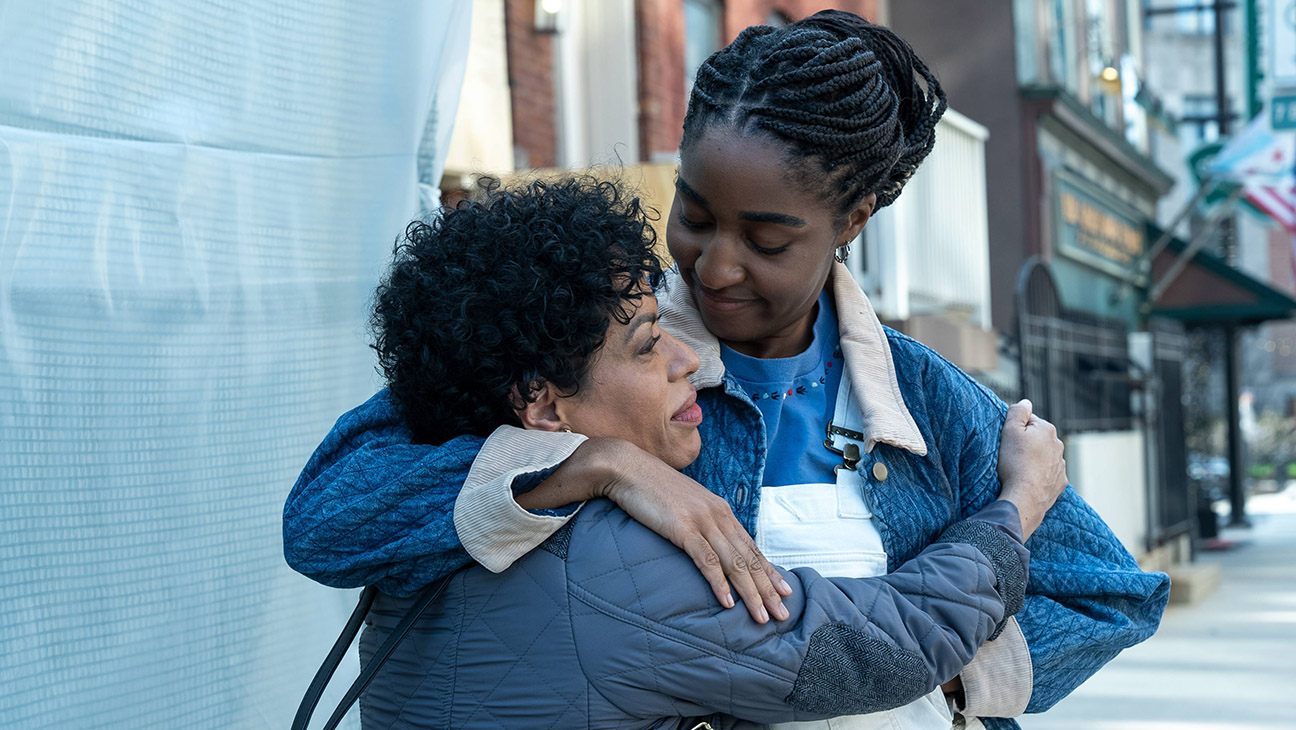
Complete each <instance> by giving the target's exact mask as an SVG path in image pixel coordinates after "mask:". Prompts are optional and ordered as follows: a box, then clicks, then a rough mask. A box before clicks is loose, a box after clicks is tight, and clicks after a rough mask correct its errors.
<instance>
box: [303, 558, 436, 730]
mask: <svg viewBox="0 0 1296 730" xmlns="http://www.w3.org/2000/svg"><path fill="white" fill-rule="evenodd" d="M453 577H454V574H453V573H452V574H450V575H447V576H446V577H444V578H442V579H441V580H439V581H437V582H436V583H433V584H432V585H430V586H428V587H427V588H424V589H423V590H422V591H420V592H419V594H418V597H417V598H416V599H415V601H414V604H413V605H412V606H410V607H409V610H408V611H406V612H405V616H404V617H403V618H401V621H400V623H399V624H396V628H394V629H392V632H391V633H390V634H388V635H387V639H386V640H385V641H384V642H383V643H382V645H381V646H379V647H378V650H377V651H375V652H374V655H373V657H372V658H370V660H369V663H368V664H367V665H365V668H364V670H363V671H361V672H360V676H358V677H356V680H355V681H354V682H352V683H351V688H350V689H348V690H347V692H346V694H345V695H343V696H342V701H341V702H339V703H338V706H337V709H336V710H334V711H333V714H332V715H331V716H330V717H329V719H328V722H326V723H325V724H324V727H323V728H322V730H334V728H336V727H337V726H338V723H340V722H342V718H343V717H345V716H346V714H347V710H350V709H351V705H354V704H355V703H356V700H358V699H360V695H361V694H362V693H363V692H364V691H365V689H366V688H367V687H368V686H369V683H370V682H372V681H373V679H374V677H375V676H377V674H378V670H379V669H381V668H382V665H383V664H384V663H385V662H386V661H387V659H388V658H390V657H391V655H392V652H394V651H395V650H396V645H397V644H399V643H400V642H401V640H402V639H404V638H405V635H406V634H408V633H409V631H410V629H411V628H413V627H414V624H415V623H416V622H417V621H418V620H419V619H420V618H422V617H423V614H425V613H427V610H428V608H430V607H431V606H432V604H433V602H435V601H436V599H437V597H438V596H440V595H441V592H442V591H444V590H445V588H446V586H447V585H448V584H449V583H450V579H451V578H453ZM377 595H378V589H377V588H374V587H373V586H369V587H367V588H365V589H364V591H362V592H361V593H360V602H359V603H358V604H357V605H356V607H355V610H354V611H352V612H351V618H349V619H347V623H346V626H344V627H342V633H341V634H340V635H338V638H337V641H335V642H333V648H332V649H331V650H329V653H328V656H327V657H325V658H324V663H323V664H322V665H320V668H319V670H318V671H316V672H315V678H314V679H312V680H311V683H310V686H309V687H307V688H306V696H305V697H302V701H301V705H300V706H298V707H297V715H296V716H295V717H294V718H293V723H292V730H306V727H307V726H308V725H309V724H310V719H311V715H313V714H314V713H315V706H316V705H318V704H319V701H320V697H321V696H323V694H324V688H325V687H327V686H328V683H329V680H330V679H332V678H333V673H334V672H336V671H337V668H338V665H340V664H341V663H342V657H344V656H346V652H347V649H349V648H350V647H351V642H352V641H355V637H356V634H357V633H359V632H360V625H361V624H362V623H364V618H365V616H366V615H367V614H368V613H369V609H370V608H371V607H372V606H373V602H374V598H375V597H376V596H377Z"/></svg>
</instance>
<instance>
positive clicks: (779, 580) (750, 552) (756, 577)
mask: <svg viewBox="0 0 1296 730" xmlns="http://www.w3.org/2000/svg"><path fill="white" fill-rule="evenodd" d="M743 535H744V537H745V536H746V533H745V532H744V533H743ZM746 542H747V548H746V549H747V569H748V571H749V572H750V573H751V575H752V580H753V581H755V583H756V589H757V590H759V591H760V594H761V596H762V598H763V602H764V604H765V608H766V610H767V611H768V613H769V615H771V616H773V617H774V618H776V619H778V620H779V621H784V620H786V619H787V617H788V615H789V614H788V610H787V608H786V607H785V606H784V605H783V596H785V595H787V594H786V593H783V592H782V590H780V588H781V587H782V586H787V590H788V593H791V592H792V589H791V586H788V585H787V582H786V581H784V580H783V576H780V575H778V572H777V571H774V576H773V577H771V576H770V568H771V566H770V564H769V561H768V560H766V559H765V556H764V555H762V554H761V551H760V549H759V548H757V547H756V543H754V542H752V541H751V538H747V540H746ZM780 584H782V586H780Z"/></svg>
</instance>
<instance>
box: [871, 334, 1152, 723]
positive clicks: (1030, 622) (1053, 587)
mask: <svg viewBox="0 0 1296 730" xmlns="http://www.w3.org/2000/svg"><path fill="white" fill-rule="evenodd" d="M891 340H892V347H893V351H894V352H895V353H896V355H897V357H896V359H897V362H899V361H900V360H901V359H902V358H903V359H904V360H907V361H910V362H919V361H920V362H922V366H921V368H920V370H921V379H922V381H923V383H922V388H921V389H922V391H923V393H925V394H926V396H927V397H928V398H930V399H931V400H930V401H929V403H931V404H933V405H935V404H937V403H939V407H933V408H930V409H928V415H929V418H930V419H931V420H932V422H933V429H934V430H935V431H936V432H938V433H943V435H944V438H943V441H944V443H943V444H941V448H940V449H939V451H940V454H939V458H941V459H942V460H943V461H944V462H945V464H946V471H947V473H951V474H957V484H958V490H959V492H958V495H957V498H958V501H959V507H958V509H959V510H961V514H959V515H957V516H966V515H968V514H971V513H973V512H975V511H977V510H979V509H981V507H983V506H984V505H985V504H987V503H989V502H990V501H992V500H994V499H995V498H996V497H997V496H998V494H999V491H1000V484H999V478H998V454H999V438H1000V432H1001V427H1002V425H1003V421H1004V417H1005V415H1006V413H1007V410H1008V407H1007V405H1005V404H1004V402H1003V401H1002V400H1000V399H999V398H998V396H996V395H994V394H993V393H992V392H990V391H989V390H988V389H986V388H985V387H983V386H981V385H980V384H979V383H976V382H975V381H974V380H972V379H971V378H970V377H968V376H967V375H966V374H964V373H963V372H962V371H961V370H959V369H958V368H956V367H955V366H954V365H952V364H950V363H949V362H947V361H945V360H944V359H943V358H941V357H940V356H939V355H937V354H935V353H934V352H932V351H931V350H929V349H928V348H926V347H925V346H923V345H922V344H920V343H918V342H915V341H913V340H911V339H909V338H907V337H904V336H902V335H897V334H894V333H892V334H891ZM913 405H918V404H911V407H912V406H913ZM920 407H923V408H924V409H926V407H927V404H926V403H924V404H922V405H921V406H920ZM1040 415H1041V416H1043V417H1044V418H1048V414H1047V413H1042V414H1040ZM1026 545H1027V547H1028V548H1030V551H1031V564H1030V582H1029V584H1028V585H1027V588H1026V601H1025V606H1024V607H1023V608H1022V610H1021V612H1019V613H1018V614H1017V621H1018V622H1019V624H1020V625H1021V629H1022V633H1023V634H1024V635H1025V637H1026V641H1027V643H1028V644H1029V646H1030V654H1031V662H1032V664H1033V667H1034V681H1033V684H1034V689H1033V692H1032V694H1031V699H1030V704H1029V705H1028V706H1027V709H1026V711H1027V712H1043V711H1045V710H1047V709H1049V708H1050V707H1052V706H1053V705H1054V704H1056V703H1057V702H1058V701H1059V700H1061V699H1063V698H1064V697H1066V696H1067V695H1068V694H1070V693H1071V691H1072V690H1074V689H1075V688H1076V687H1078V686H1080V684H1081V683H1082V682H1084V681H1085V680H1086V679H1088V678H1089V677H1090V676H1092V675H1093V674H1094V672H1097V671H1098V670H1099V669H1100V668H1102V666H1103V665H1104V664H1106V663H1107V662H1109V661H1111V659H1112V658H1114V657H1115V656H1116V655H1117V654H1118V653H1120V652H1121V650H1123V649H1126V648H1128V647H1130V646H1133V645H1135V644H1137V643H1139V642H1141V641H1144V640H1145V639H1147V638H1148V637H1150V636H1152V634H1153V633H1155V632H1156V630H1157V627H1158V626H1159V625H1160V622H1161V615H1162V613H1164V611H1165V607H1166V603H1167V601H1168V599H1169V593H1170V579H1169V577H1168V576H1166V575H1165V574H1164V573H1149V572H1144V571H1143V570H1142V569H1141V568H1139V565H1138V563H1137V562H1136V561H1135V560H1134V558H1133V556H1131V555H1130V554H1129V552H1128V551H1127V550H1126V549H1125V547H1124V546H1123V545H1122V544H1121V543H1120V541H1119V540H1118V539H1117V538H1116V536H1115V535H1114V534H1112V531H1111V529H1110V528H1109V527H1108V526H1107V524H1106V523H1105V522H1103V520H1102V518H1101V517H1099V516H1098V514H1097V513H1096V512H1094V510H1093V508H1092V507H1090V506H1089V505H1088V504H1087V503H1086V502H1085V501H1084V500H1083V499H1081V498H1080V495H1078V494H1077V493H1076V492H1075V490H1074V489H1072V488H1071V487H1067V489H1066V491H1065V492H1064V493H1063V494H1062V496H1061V497H1060V498H1059V499H1058V501H1057V503H1056V504H1055V505H1054V506H1053V508H1052V509H1051V510H1049V512H1048V514H1047V515H1046V516H1045V518H1044V521H1043V523H1042V524H1041V525H1040V527H1039V528H1038V529H1037V530H1036V531H1035V533H1034V534H1033V535H1032V536H1031V538H1030V540H1029V541H1028V542H1027V544H1026Z"/></svg>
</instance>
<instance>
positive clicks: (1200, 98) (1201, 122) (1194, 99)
mask: <svg viewBox="0 0 1296 730" xmlns="http://www.w3.org/2000/svg"><path fill="white" fill-rule="evenodd" d="M1230 106H1232V105H1231V104H1230ZM1179 136H1180V139H1181V140H1182V141H1183V143H1184V146H1185V147H1188V148H1193V147H1197V146H1199V145H1202V144H1205V143H1207V142H1214V141H1215V140H1217V139H1219V105H1218V104H1216V102H1215V96H1214V95H1211V94H1188V95H1186V96H1184V98H1183V110H1182V111H1181V112H1180V114H1179Z"/></svg>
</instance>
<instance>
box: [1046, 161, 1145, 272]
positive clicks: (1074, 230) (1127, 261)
mask: <svg viewBox="0 0 1296 730" xmlns="http://www.w3.org/2000/svg"><path fill="white" fill-rule="evenodd" d="M1053 190H1054V216H1055V217H1054V220H1056V221H1057V225H1056V227H1055V230H1056V231H1057V252H1058V253H1059V254H1062V255H1064V256H1066V257H1068V258H1071V259H1074V260H1076V261H1079V262H1081V263H1084V264H1087V265H1089V266H1092V267H1094V268H1096V269H1099V270H1101V271H1103V272H1105V273H1107V274H1110V275H1111V276H1114V277H1116V278H1119V279H1127V280H1129V279H1134V278H1135V274H1136V270H1135V269H1136V262H1137V261H1138V258H1139V256H1140V255H1141V254H1142V253H1143V249H1144V246H1145V242H1144V233H1143V231H1144V223H1145V217H1144V216H1143V215H1141V214H1140V213H1139V212H1138V210H1137V209H1135V208H1133V207H1132V206H1130V205H1128V204H1126V203H1124V202H1122V201H1121V200H1120V199H1119V198H1117V197H1116V196H1114V195H1112V194H1111V193H1108V192H1106V191H1104V190H1102V189H1101V188H1099V187H1097V186H1095V185H1094V184H1093V183H1090V182H1088V181H1087V180H1085V179H1083V178H1081V177H1080V176H1078V175H1075V174H1073V173H1071V172H1068V171H1066V170H1060V171H1058V173H1057V174H1056V175H1055V177H1054V184H1053Z"/></svg>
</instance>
